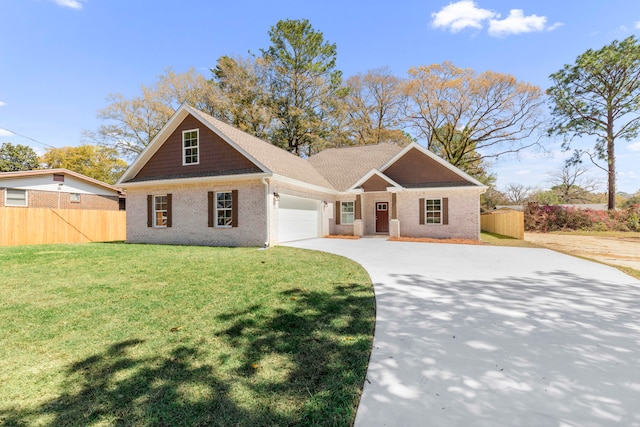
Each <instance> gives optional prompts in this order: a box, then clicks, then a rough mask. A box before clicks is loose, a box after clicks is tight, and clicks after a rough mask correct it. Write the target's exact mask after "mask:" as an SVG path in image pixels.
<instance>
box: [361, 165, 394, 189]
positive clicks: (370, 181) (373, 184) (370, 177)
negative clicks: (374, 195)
mask: <svg viewBox="0 0 640 427" xmlns="http://www.w3.org/2000/svg"><path fill="white" fill-rule="evenodd" d="M389 187H396V188H401V186H400V185H398V184H397V183H396V182H394V181H393V180H392V179H389V177H388V176H385V175H384V174H382V173H380V171H377V170H375V169H372V170H371V171H369V173H368V174H366V175H365V176H363V177H362V178H360V179H359V180H358V181H357V182H356V183H355V184H353V186H351V190H356V189H361V190H362V191H364V192H371V191H387V190H388V188H389Z"/></svg>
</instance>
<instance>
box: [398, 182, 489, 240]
mask: <svg viewBox="0 0 640 427" xmlns="http://www.w3.org/2000/svg"><path fill="white" fill-rule="evenodd" d="M479 191H480V190H478V189H475V188H472V189H460V188H454V189H447V190H446V191H445V190H429V191H420V192H418V191H402V192H399V193H398V196H397V197H398V199H397V200H398V219H399V220H400V235H401V236H407V237H432V238H437V239H445V238H458V239H473V240H478V239H479V238H480V197H479V194H478V193H479ZM443 197H448V198H449V224H448V225H436V224H422V225H421V224H420V221H419V211H420V210H419V206H418V199H420V198H425V199H438V198H443Z"/></svg>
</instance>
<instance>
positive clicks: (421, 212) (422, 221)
mask: <svg viewBox="0 0 640 427" xmlns="http://www.w3.org/2000/svg"><path fill="white" fill-rule="evenodd" d="M418 204H419V205H420V207H419V208H420V213H419V215H420V224H424V199H419V200H418Z"/></svg>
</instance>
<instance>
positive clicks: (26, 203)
mask: <svg viewBox="0 0 640 427" xmlns="http://www.w3.org/2000/svg"><path fill="white" fill-rule="evenodd" d="M9 191H22V192H23V193H24V204H15V203H11V202H9ZM12 200H15V199H12ZM4 205H5V206H9V207H12V208H26V207H27V206H29V195H28V191H27V190H23V189H20V188H5V189H4Z"/></svg>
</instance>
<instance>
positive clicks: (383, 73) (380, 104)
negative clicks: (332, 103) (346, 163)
mask: <svg viewBox="0 0 640 427" xmlns="http://www.w3.org/2000/svg"><path fill="white" fill-rule="evenodd" d="M345 84H346V86H347V87H348V88H349V94H348V95H347V96H346V97H345V104H346V112H347V115H348V123H347V126H348V128H349V131H350V134H351V135H350V136H351V138H353V140H354V141H355V143H356V144H379V143H381V142H388V143H391V144H398V145H406V144H408V143H409V142H411V140H410V138H409V136H408V135H407V134H406V133H405V132H403V130H402V127H403V117H402V115H401V110H402V106H403V104H404V96H403V93H402V80H401V79H400V78H398V77H396V76H394V75H392V74H391V70H390V69H389V68H387V67H385V68H378V69H375V70H369V71H367V72H366V73H365V74H356V75H355V76H351V77H349V78H348V79H347V80H346V82H345Z"/></svg>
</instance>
